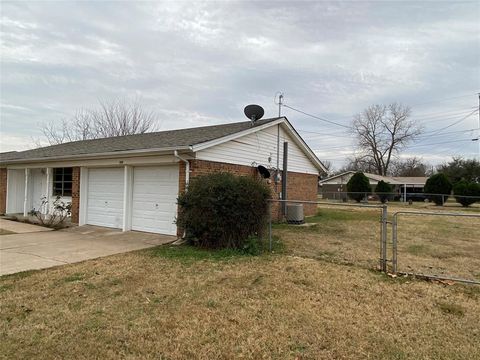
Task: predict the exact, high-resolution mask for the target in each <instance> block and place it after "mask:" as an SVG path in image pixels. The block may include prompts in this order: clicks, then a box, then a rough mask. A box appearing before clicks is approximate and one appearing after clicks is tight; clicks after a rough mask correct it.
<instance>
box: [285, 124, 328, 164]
mask: <svg viewBox="0 0 480 360" xmlns="http://www.w3.org/2000/svg"><path fill="white" fill-rule="evenodd" d="M283 119H284V120H283V122H282V125H285V126H286V127H287V129H288V130H289V133H290V135H292V136H293V140H294V141H295V142H296V143H297V145H298V146H300V148H301V149H302V150H303V151H304V152H305V153H306V154H307V156H308V158H309V159H310V160H311V161H312V162H313V163H314V164H315V166H316V167H317V169H320V170H322V171H324V172H326V173H328V171H327V168H326V167H325V166H324V165H323V164H322V162H321V161H320V159H319V158H318V157H317V155H315V153H314V152H313V151H312V149H310V147H309V146H308V145H307V143H306V142H305V141H304V140H303V139H302V137H301V136H300V134H299V133H298V132H297V130H295V128H294V127H293V126H292V124H290V121H288V119H287V118H286V117H284V118H283Z"/></svg>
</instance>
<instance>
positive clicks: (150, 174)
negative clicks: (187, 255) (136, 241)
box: [132, 165, 178, 235]
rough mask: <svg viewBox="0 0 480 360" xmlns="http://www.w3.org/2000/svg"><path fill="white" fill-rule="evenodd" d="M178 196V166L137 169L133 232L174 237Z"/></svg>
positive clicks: (134, 180) (135, 170)
mask: <svg viewBox="0 0 480 360" xmlns="http://www.w3.org/2000/svg"><path fill="white" fill-rule="evenodd" d="M177 196H178V165H170V166H158V167H135V168H134V171H133V201H132V229H133V230H139V231H148V232H155V233H162V234H172V235H175V233H176V225H175V224H174V221H175V216H176V213H177Z"/></svg>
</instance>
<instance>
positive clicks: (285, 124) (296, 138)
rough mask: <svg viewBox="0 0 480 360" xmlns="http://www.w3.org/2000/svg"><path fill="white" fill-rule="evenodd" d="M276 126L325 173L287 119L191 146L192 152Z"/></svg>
mask: <svg viewBox="0 0 480 360" xmlns="http://www.w3.org/2000/svg"><path fill="white" fill-rule="evenodd" d="M278 124H280V125H281V126H283V127H284V129H286V130H287V131H288V133H289V135H291V136H292V138H293V140H294V141H295V143H296V144H297V145H298V146H299V147H300V148H301V149H302V150H303V151H304V153H305V154H306V155H307V157H308V158H309V159H310V161H312V163H313V164H314V165H315V166H316V168H317V169H319V170H322V171H325V172H327V169H326V168H325V166H323V164H322V163H321V162H320V160H319V159H318V157H317V156H316V155H315V153H314V152H313V151H312V150H311V149H310V148H309V147H308V145H307V144H306V143H305V141H304V140H303V139H302V138H301V136H300V135H299V134H298V133H297V131H296V130H295V129H294V128H293V126H292V125H291V124H290V122H289V121H288V119H287V118H286V117H282V118H281V119H278V120H275V121H272V122H269V123H266V124H263V125H260V126H255V127H252V128H250V129H247V130H244V131H240V132H237V133H235V134H231V135H227V136H224V137H221V138H218V139H215V140H211V141H207V142H204V143H201V144H198V145H193V146H192V151H193V152H197V151H200V150H204V149H208V148H210V147H212V146H216V145H220V144H223V143H225V142H227V141H231V140H235V139H238V138H240V137H242V136H245V135H249V134H253V133H255V132H257V131H260V130H263V129H267V128H269V127H271V126H275V125H278Z"/></svg>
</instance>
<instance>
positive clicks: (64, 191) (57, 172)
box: [52, 167, 73, 197]
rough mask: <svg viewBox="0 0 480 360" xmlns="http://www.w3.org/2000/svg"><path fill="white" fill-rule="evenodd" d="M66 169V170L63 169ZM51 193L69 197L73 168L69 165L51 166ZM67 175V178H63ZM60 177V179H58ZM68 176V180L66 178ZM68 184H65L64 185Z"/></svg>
mask: <svg viewBox="0 0 480 360" xmlns="http://www.w3.org/2000/svg"><path fill="white" fill-rule="evenodd" d="M65 170H67V171H65ZM52 175H53V176H52V195H53V196H62V197H71V196H72V188H73V168H71V167H61V168H53V174H52ZM66 177H67V180H65V178H66ZM59 178H60V180H58V179H59ZM68 178H70V180H68ZM66 184H67V185H70V186H67V187H66V186H65V185H66Z"/></svg>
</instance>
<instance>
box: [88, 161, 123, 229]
mask: <svg viewBox="0 0 480 360" xmlns="http://www.w3.org/2000/svg"><path fill="white" fill-rule="evenodd" d="M123 183H124V173H123V168H104V169H89V170H88V197H87V224H90V225H98V226H106V227H113V228H122V225H123Z"/></svg>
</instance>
